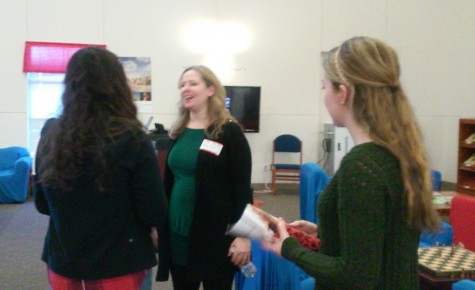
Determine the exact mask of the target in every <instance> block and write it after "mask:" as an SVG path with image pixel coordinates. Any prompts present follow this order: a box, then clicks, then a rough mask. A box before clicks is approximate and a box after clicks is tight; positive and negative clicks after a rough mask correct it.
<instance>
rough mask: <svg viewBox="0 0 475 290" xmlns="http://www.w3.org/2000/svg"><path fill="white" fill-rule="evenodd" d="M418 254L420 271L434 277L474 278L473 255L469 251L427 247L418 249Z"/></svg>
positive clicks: (474, 264) (474, 262) (474, 258)
mask: <svg viewBox="0 0 475 290" xmlns="http://www.w3.org/2000/svg"><path fill="white" fill-rule="evenodd" d="M452 251H453V254H452ZM418 254H419V269H420V270H421V271H424V272H427V273H430V274H431V275H433V276H436V277H462V278H472V277H473V278H475V253H474V252H472V251H470V250H467V249H464V248H460V247H455V248H454V249H452V247H427V248H419V250H418Z"/></svg>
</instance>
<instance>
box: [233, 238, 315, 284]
mask: <svg viewBox="0 0 475 290" xmlns="http://www.w3.org/2000/svg"><path fill="white" fill-rule="evenodd" d="M251 256H252V262H253V263H254V265H255V266H256V268H257V273H256V275H255V276H254V277H252V278H246V277H244V275H243V274H242V273H241V272H238V273H236V275H235V277H234V289H236V290H257V289H259V290H275V289H286V290H299V289H300V287H301V283H302V281H303V280H305V279H307V278H309V276H308V275H307V274H306V273H305V272H304V271H303V270H302V269H301V268H299V267H298V266H297V265H295V264H294V263H292V262H290V261H288V260H286V259H284V258H281V257H278V256H276V255H275V254H274V253H272V252H269V251H266V250H264V249H262V248H261V247H260V244H259V242H257V241H252V243H251Z"/></svg>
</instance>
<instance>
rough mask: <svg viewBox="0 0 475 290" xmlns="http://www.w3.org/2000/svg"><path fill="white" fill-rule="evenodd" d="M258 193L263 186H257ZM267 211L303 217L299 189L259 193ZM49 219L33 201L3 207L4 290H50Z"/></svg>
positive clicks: (0, 257)
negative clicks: (44, 250)
mask: <svg viewBox="0 0 475 290" xmlns="http://www.w3.org/2000/svg"><path fill="white" fill-rule="evenodd" d="M253 187H254V189H255V190H256V191H258V190H262V189H263V188H264V185H263V184H256V185H254V186H253ZM255 198H256V199H258V200H261V201H263V202H264V205H263V209H264V210H266V211H268V212H269V213H271V214H273V215H275V216H281V217H283V218H285V219H286V220H287V221H293V220H295V219H297V218H298V217H299V185H298V184H295V183H294V184H279V185H278V193H277V194H276V195H272V194H271V193H259V194H256V195H255ZM47 226H48V217H47V216H44V215H42V214H39V213H38V212H37V211H36V208H35V205H34V202H33V200H32V199H29V200H28V201H27V202H26V203H24V204H0V289H1V290H28V289H31V290H43V289H44V290H46V289H48V280H47V277H46V265H45V264H44V263H43V261H41V259H40V256H41V251H42V247H43V239H44V236H45V233H46V229H47ZM153 289H154V290H155V289H157V290H158V289H160V290H171V289H173V288H172V285H171V282H168V283H156V282H153Z"/></svg>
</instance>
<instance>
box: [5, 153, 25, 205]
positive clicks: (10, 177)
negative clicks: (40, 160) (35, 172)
mask: <svg viewBox="0 0 475 290" xmlns="http://www.w3.org/2000/svg"><path fill="white" fill-rule="evenodd" d="M31 164H32V160H31V157H30V154H29V153H28V151H27V150H26V149H25V148H23V147H7V148H1V149H0V204H2V203H23V202H25V201H26V199H27V197H28V196H27V195H28V184H29V177H30V170H31Z"/></svg>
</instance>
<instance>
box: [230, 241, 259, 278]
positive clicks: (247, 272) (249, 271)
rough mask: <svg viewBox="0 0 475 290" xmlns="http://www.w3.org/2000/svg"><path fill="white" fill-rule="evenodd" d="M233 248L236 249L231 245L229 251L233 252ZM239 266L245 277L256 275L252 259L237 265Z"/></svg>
mask: <svg viewBox="0 0 475 290" xmlns="http://www.w3.org/2000/svg"><path fill="white" fill-rule="evenodd" d="M235 250H236V249H235V248H234V247H232V248H231V251H230V252H231V253H234V251H235ZM239 268H240V269H241V273H242V274H243V275H244V277H246V278H252V277H254V276H256V273H257V268H256V266H255V265H254V263H252V261H249V263H247V264H245V265H242V266H239Z"/></svg>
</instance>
